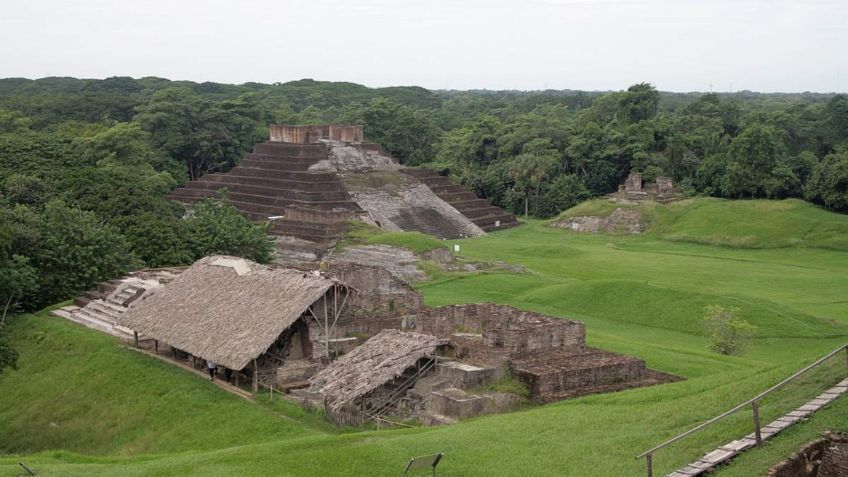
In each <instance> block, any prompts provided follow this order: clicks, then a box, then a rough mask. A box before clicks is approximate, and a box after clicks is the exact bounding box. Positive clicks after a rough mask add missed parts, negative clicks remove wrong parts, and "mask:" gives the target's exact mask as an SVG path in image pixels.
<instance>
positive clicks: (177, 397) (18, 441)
mask: <svg viewBox="0 0 848 477" xmlns="http://www.w3.org/2000/svg"><path fill="white" fill-rule="evenodd" d="M11 332H12V336H13V339H14V342H15V343H16V346H17V348H18V350H19V352H20V353H21V358H20V369H19V370H17V371H12V372H7V373H6V374H4V375H3V376H2V377H0V389H2V392H0V451H3V452H33V451H40V450H48V449H64V450H69V451H74V452H81V453H86V454H99V455H105V454H109V455H134V454H142V453H163V452H183V451H187V450H203V449H213V448H221V447H230V446H235V445H243V444H250V443H256V442H264V441H267V440H269V439H271V440H273V439H291V438H294V437H303V436H310V435H315V434H317V433H318V431H316V430H314V429H313V428H314V427H315V426H313V423H315V422H316V420H315V419H312V418H309V419H308V420H305V421H296V420H291V419H286V418H285V417H275V414H274V411H273V410H272V409H270V408H267V407H262V406H258V405H251V404H249V403H246V402H245V401H244V400H243V399H241V398H239V397H236V396H233V395H231V394H229V393H227V392H225V391H223V390H221V389H219V388H218V387H216V386H214V385H212V384H211V383H208V382H206V381H204V380H202V379H196V378H195V377H194V376H192V375H191V374H189V373H187V372H186V371H183V370H181V369H179V368H176V367H174V366H170V365H168V364H166V363H163V362H161V361H158V360H155V359H151V358H149V357H146V356H144V355H141V354H139V353H136V352H134V351H132V350H130V349H127V348H126V347H125V346H123V344H122V343H120V342H119V341H118V340H117V339H115V338H112V337H110V336H107V335H104V334H101V333H97V332H93V331H91V330H89V329H87V328H83V327H81V326H78V325H75V324H72V323H70V322H67V321H64V320H61V319H58V318H55V317H51V316H48V315H47V313H40V314H38V315H35V316H28V317H24V318H20V319H16V320H13V321H12V323H11ZM291 413H292V414H293V415H295V416H298V415H302V414H303V413H302V412H301V411H300V409H299V408H297V407H294V406H292V407H291ZM318 427H319V428H327V426H323V425H322V424H319V426H318Z"/></svg>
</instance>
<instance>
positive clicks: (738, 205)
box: [555, 198, 848, 251]
mask: <svg viewBox="0 0 848 477" xmlns="http://www.w3.org/2000/svg"><path fill="white" fill-rule="evenodd" d="M616 208H625V209H634V210H637V211H639V213H640V214H641V216H642V220H643V222H644V223H646V224H647V225H648V231H647V234H648V235H649V236H653V237H656V238H661V239H663V240H671V241H679V242H690V243H701V244H709V245H720V246H725V247H735V248H780V247H811V248H825V249H833V250H843V251H845V250H848V216H845V215H842V214H836V213H833V212H828V211H826V210H824V209H822V208H819V207H816V206H814V205H812V204H810V203H808V202H804V201H801V200H797V199H787V200H781V201H776V200H724V199H714V198H696V199H687V200H683V201H679V202H672V203H669V204H665V205H663V204H657V203H654V202H645V203H642V204H617V203H613V202H610V201H609V200H607V199H595V200H591V201H587V202H584V203H582V204H580V205H577V206H575V207H573V208H571V209H569V210H566V211H565V212H563V213H562V215H561V216H560V217H558V218H557V219H555V220H560V219H564V218H569V217H577V216H584V215H594V216H599V217H606V216H609V215H610V214H611V213H612V212H613V211H614V210H615V209H616Z"/></svg>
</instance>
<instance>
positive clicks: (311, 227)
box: [168, 125, 518, 264]
mask: <svg viewBox="0 0 848 477" xmlns="http://www.w3.org/2000/svg"><path fill="white" fill-rule="evenodd" d="M222 188H226V189H227V197H228V200H229V201H230V202H231V203H232V204H233V205H234V206H235V207H236V208H237V209H238V210H239V211H241V212H242V213H243V214H245V215H246V216H248V217H249V218H250V219H252V220H254V221H257V222H270V224H271V227H270V232H271V233H272V234H273V235H274V236H276V237H278V240H277V245H278V247H277V248H278V252H279V257H278V258H279V262H280V263H286V264H291V263H297V262H302V261H310V260H320V259H322V258H323V256H324V255H325V254H326V253H327V251H328V250H329V249H330V248H331V247H332V246H333V245H334V244H335V243H336V241H337V240H338V238H339V237H340V235H342V234H343V233H344V232H345V231H346V230H347V229H348V227H349V223H350V221H352V220H362V221H364V222H367V223H370V224H372V225H375V226H378V227H380V228H382V229H385V230H389V231H418V232H423V233H426V234H430V235H433V236H436V237H438V238H458V237H474V236H479V235H484V234H485V233H486V232H491V231H494V230H499V229H502V228H508V227H513V226H515V225H518V222H517V221H516V219H515V217H514V216H513V215H512V214H510V213H507V212H505V211H503V210H501V209H500V208H498V207H495V206H493V205H492V204H491V203H489V202H488V201H487V200H485V199H480V198H478V197H477V196H476V195H475V194H474V193H473V192H470V191H467V190H465V189H463V188H462V187H460V186H458V185H455V184H453V183H452V182H451V180H450V179H449V178H448V177H444V176H440V175H438V174H436V173H435V172H434V171H432V170H429V169H418V168H412V167H405V166H402V165H401V164H399V163H398V162H397V161H396V160H395V159H394V158H392V157H391V156H390V155H388V154H386V153H385V152H384V151H383V150H382V148H381V147H380V146H379V145H378V144H374V143H368V142H364V140H363V133H362V126H357V125H316V126H299V125H272V126H270V128H269V141H267V142H264V143H260V144H256V145H255V146H254V148H253V151H252V152H251V153H248V154H246V155H245V156H244V158H243V159H242V161H241V162H240V163H239V164H238V165H237V166H236V167H234V168H233V169H231V170H230V171H227V172H216V173H212V174H206V175H204V176H202V177H200V178H199V179H198V180H195V181H192V182H189V183H187V184H185V185H184V186H182V187H179V188H177V189H174V190H173V191H171V193H170V194H169V195H168V197H169V198H170V199H172V200H175V201H178V202H181V203H183V204H185V205H187V206H190V205H191V204H193V203H195V202H197V201H200V200H203V199H205V198H207V197H210V196H213V195H214V194H216V193H217V191H218V190H220V189H222Z"/></svg>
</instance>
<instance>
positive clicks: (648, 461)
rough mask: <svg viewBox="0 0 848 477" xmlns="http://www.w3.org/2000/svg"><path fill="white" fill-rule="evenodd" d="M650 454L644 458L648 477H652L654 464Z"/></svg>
mask: <svg viewBox="0 0 848 477" xmlns="http://www.w3.org/2000/svg"><path fill="white" fill-rule="evenodd" d="M653 460H654V459H653V457H652V456H651V454H648V455H646V456H645V465H647V466H648V477H654V462H653Z"/></svg>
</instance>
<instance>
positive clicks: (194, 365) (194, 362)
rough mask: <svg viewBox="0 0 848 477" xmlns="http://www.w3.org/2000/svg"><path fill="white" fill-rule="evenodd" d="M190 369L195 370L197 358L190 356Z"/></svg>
mask: <svg viewBox="0 0 848 477" xmlns="http://www.w3.org/2000/svg"><path fill="white" fill-rule="evenodd" d="M191 367H192V368H197V357H196V356H194V355H191Z"/></svg>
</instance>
